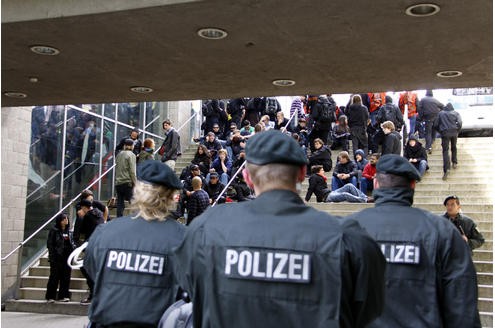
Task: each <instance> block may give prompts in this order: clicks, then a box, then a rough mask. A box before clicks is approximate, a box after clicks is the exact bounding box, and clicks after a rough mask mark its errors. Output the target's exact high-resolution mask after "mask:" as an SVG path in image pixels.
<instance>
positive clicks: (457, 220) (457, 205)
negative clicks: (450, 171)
mask: <svg viewBox="0 0 495 328" xmlns="http://www.w3.org/2000/svg"><path fill="white" fill-rule="evenodd" d="M443 205H444V206H445V208H446V210H447V211H446V212H445V214H444V215H443V217H444V218H446V219H449V221H450V222H452V224H453V225H454V226H455V227H456V228H457V229H458V230H459V232H460V233H461V236H462V239H464V241H465V242H466V243H467V244H468V245H469V248H471V251H472V250H474V249H475V248H478V247H481V245H483V243H484V242H485V238H483V235H482V234H481V233H480V232H479V231H478V229H477V228H476V223H474V221H473V220H472V219H471V218H470V217H468V216H466V215H464V214H462V213H461V202H460V200H459V197H457V196H455V195H452V196H448V197H447V198H445V200H444V201H443Z"/></svg>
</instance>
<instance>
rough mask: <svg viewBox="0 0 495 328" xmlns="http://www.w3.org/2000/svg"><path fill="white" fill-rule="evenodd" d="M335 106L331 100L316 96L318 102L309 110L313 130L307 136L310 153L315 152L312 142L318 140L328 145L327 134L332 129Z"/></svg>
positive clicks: (330, 98) (324, 96) (323, 96)
mask: <svg viewBox="0 0 495 328" xmlns="http://www.w3.org/2000/svg"><path fill="white" fill-rule="evenodd" d="M336 108H337V105H336V103H335V101H334V100H333V98H332V97H331V96H330V97H327V96H326V95H320V96H318V100H317V101H316V103H314V104H313V106H312V108H311V119H312V121H313V129H312V130H311V133H310V135H309V146H310V148H311V151H312V152H313V151H315V148H314V140H315V139H317V138H319V139H321V140H323V142H324V144H325V145H326V144H327V143H328V134H329V133H330V130H331V129H332V123H333V122H335V121H336V119H335V109H336Z"/></svg>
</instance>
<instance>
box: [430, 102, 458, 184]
mask: <svg viewBox="0 0 495 328" xmlns="http://www.w3.org/2000/svg"><path fill="white" fill-rule="evenodd" d="M433 127H434V129H435V130H437V131H438V132H439V133H440V135H441V136H442V157H443V177H442V179H443V180H447V175H448V174H449V171H450V160H451V159H452V167H453V168H454V169H455V168H457V137H458V136H459V132H461V127H462V119H461V115H460V114H459V113H458V112H456V111H455V110H454V106H452V104H451V103H448V104H447V105H446V106H445V107H444V108H443V110H442V111H441V112H440V113H438V117H437V119H436V120H435V123H434V124H433ZM449 144H450V148H451V152H452V158H449Z"/></svg>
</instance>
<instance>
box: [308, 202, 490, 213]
mask: <svg viewBox="0 0 495 328" xmlns="http://www.w3.org/2000/svg"><path fill="white" fill-rule="evenodd" d="M308 204H309V205H311V206H313V207H314V208H316V209H318V210H321V211H325V210H328V211H329V212H330V213H331V212H332V210H337V211H339V210H351V211H353V212H356V211H359V210H361V209H364V208H369V207H374V204H372V203H348V202H343V203H313V202H308ZM413 206H414V207H418V208H422V209H425V210H427V211H430V212H435V211H436V212H440V213H442V211H445V206H443V204H438V203H432V204H421V205H419V204H414V205H413ZM462 209H463V210H464V211H465V212H469V211H474V210H476V211H485V212H493V204H479V205H472V204H463V205H462Z"/></svg>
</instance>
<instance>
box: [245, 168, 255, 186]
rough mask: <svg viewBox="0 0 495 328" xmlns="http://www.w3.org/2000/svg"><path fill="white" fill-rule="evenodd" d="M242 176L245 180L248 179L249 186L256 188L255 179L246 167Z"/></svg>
mask: <svg viewBox="0 0 495 328" xmlns="http://www.w3.org/2000/svg"><path fill="white" fill-rule="evenodd" d="M242 176H243V177H244V181H246V184H247V185H248V186H249V188H251V189H254V184H253V181H251V176H250V175H249V171H248V170H247V168H244V169H243V170H242Z"/></svg>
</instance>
